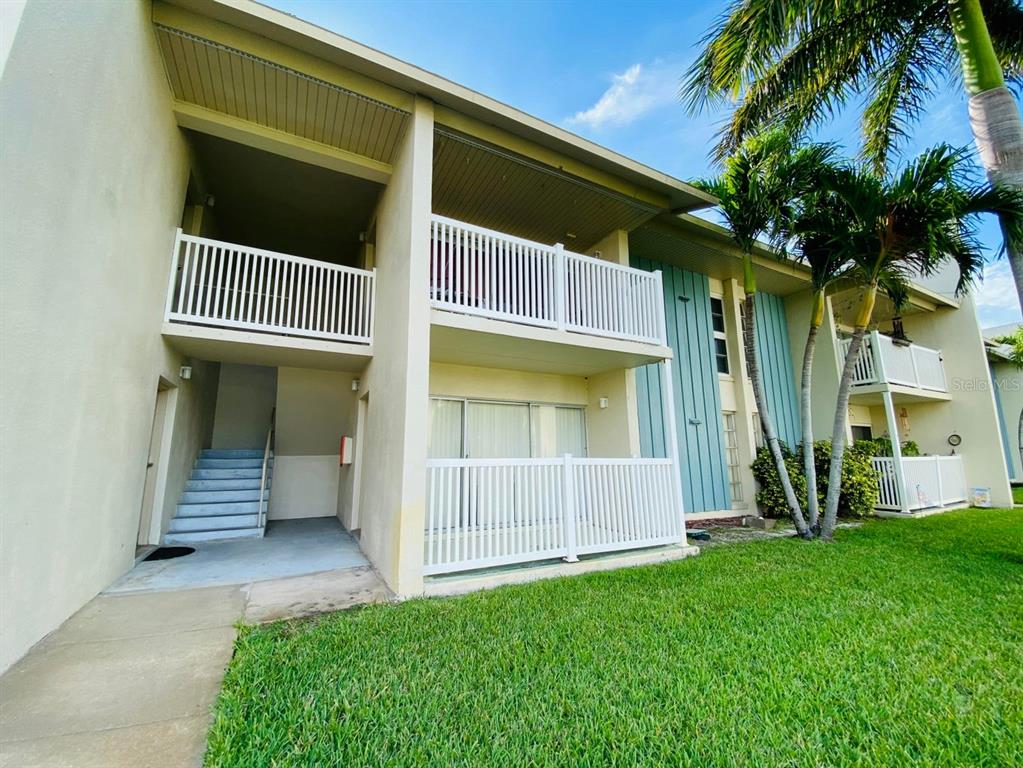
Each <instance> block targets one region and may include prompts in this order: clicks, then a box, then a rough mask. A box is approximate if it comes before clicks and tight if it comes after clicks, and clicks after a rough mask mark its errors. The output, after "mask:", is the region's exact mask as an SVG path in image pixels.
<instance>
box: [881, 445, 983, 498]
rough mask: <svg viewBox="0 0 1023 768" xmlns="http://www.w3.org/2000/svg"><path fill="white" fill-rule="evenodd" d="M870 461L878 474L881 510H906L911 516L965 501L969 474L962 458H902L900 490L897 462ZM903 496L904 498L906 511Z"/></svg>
mask: <svg viewBox="0 0 1023 768" xmlns="http://www.w3.org/2000/svg"><path fill="white" fill-rule="evenodd" d="M871 461H872V464H873V467H874V470H875V471H877V473H878V490H879V491H880V495H879V497H878V501H877V508H878V509H896V510H897V509H903V508H904V509H905V510H906V511H910V512H912V511H915V510H920V509H930V508H934V507H944V506H948V505H949V504H958V503H962V502H964V501H966V498H967V489H966V472H965V470H964V468H963V457H962V456H907V457H903V459H902V464H901V469H902V479H903V482H904V485H903V487H901V488H900V487H899V481H898V473H897V471H896V470H897V467H896V465H895V459H893V458H888V457H882V456H877V457H874V458H873V459H872V460H871ZM902 494H905V507H903V504H902V501H903V497H902Z"/></svg>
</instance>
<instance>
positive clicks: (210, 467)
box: [163, 450, 273, 544]
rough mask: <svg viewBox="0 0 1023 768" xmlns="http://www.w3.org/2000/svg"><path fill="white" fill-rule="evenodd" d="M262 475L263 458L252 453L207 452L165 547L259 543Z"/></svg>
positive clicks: (187, 489) (270, 465)
mask: <svg viewBox="0 0 1023 768" xmlns="http://www.w3.org/2000/svg"><path fill="white" fill-rule="evenodd" d="M262 471H263V452H262V451H249V450H204V451H203V452H202V453H201V454H200V455H199V459H198V461H196V462H195V467H194V468H193V469H192V477H191V478H190V479H189V481H188V483H187V484H186V485H185V492H184V493H182V494H181V499H180V500H179V501H178V509H177V512H176V513H175V515H174V519H173V520H171V524H170V528H168V530H167V533H166V535H165V536H164V537H163V543H164V544H190V543H193V542H196V541H212V540H216V539H242V538H259V537H262V535H263V530H264V527H263V526H260V524H259V481H260V475H261V474H262ZM272 475H273V457H272V456H271V458H270V461H269V463H268V465H267V475H266V491H265V492H264V494H263V499H264V501H265V502H266V503H269V500H270V479H271V477H272Z"/></svg>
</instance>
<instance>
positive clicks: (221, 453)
mask: <svg viewBox="0 0 1023 768" xmlns="http://www.w3.org/2000/svg"><path fill="white" fill-rule="evenodd" d="M270 455H271V456H272V455H273V453H271V454H270ZM199 457H200V458H203V459H262V458H263V451H262V450H250V449H247V448H237V449H236V448H205V449H203V451H202V453H200V454H199Z"/></svg>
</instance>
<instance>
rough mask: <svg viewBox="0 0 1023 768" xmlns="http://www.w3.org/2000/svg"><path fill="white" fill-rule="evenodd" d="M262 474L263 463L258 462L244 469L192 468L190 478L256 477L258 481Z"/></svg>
mask: <svg viewBox="0 0 1023 768" xmlns="http://www.w3.org/2000/svg"><path fill="white" fill-rule="evenodd" d="M262 474H263V465H262V464H260V465H259V466H258V467H252V468H245V469H230V468H229V469H222V468H221V469H193V470H192V479H193V480H225V479H228V478H230V479H241V478H253V477H254V478H256V480H257V481H258V480H259V478H260V476H261V475H262Z"/></svg>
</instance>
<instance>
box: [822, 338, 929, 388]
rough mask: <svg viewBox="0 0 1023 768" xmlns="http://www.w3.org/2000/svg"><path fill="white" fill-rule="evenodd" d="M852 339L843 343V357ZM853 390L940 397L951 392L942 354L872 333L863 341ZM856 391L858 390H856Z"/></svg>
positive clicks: (854, 372) (841, 347)
mask: <svg viewBox="0 0 1023 768" xmlns="http://www.w3.org/2000/svg"><path fill="white" fill-rule="evenodd" d="M849 344H850V340H849V339H844V340H842V342H841V346H840V349H841V351H842V355H843V357H844V356H845V355H847V354H848V353H849ZM852 383H853V387H855V388H866V387H872V388H873V389H886V388H888V389H890V388H891V386H895V387H897V388H902V389H904V388H909V389H916V390H924V391H926V392H927V393H932V394H934V395H937V396H939V398H940V396H941V395H944V394H946V393H947V392H948V383H947V382H946V379H945V366H944V365H943V364H942V361H941V352H940V351H938V350H936V349H930V348H928V347H922V346H920V345H919V344H912V343H906V342H898V341H895V340H894V339H892V338H891V337H890V336H885V335H883V334H880V333H878V332H877V331H872V332H871V333H870V334H868V335H867V336H866V337H864V339H863V349H862V351H861V353H860V359H859V362H857V363H856V367H855V369H854V370H853V381H852ZM854 392H855V389H854Z"/></svg>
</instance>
